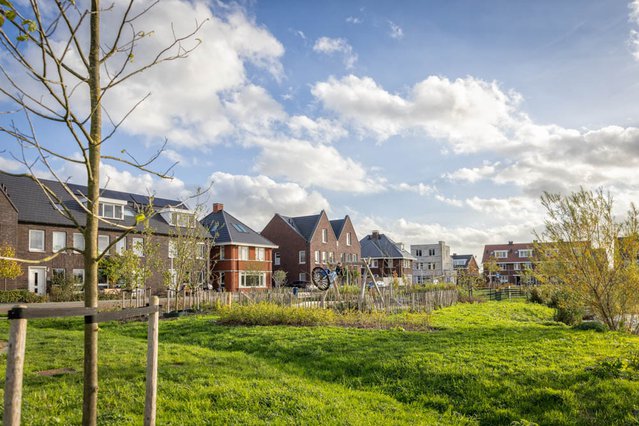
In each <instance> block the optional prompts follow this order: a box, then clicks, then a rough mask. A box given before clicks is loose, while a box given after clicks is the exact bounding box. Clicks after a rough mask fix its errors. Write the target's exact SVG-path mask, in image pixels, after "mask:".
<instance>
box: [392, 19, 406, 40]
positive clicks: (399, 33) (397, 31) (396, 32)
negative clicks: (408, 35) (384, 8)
mask: <svg viewBox="0 0 639 426" xmlns="http://www.w3.org/2000/svg"><path fill="white" fill-rule="evenodd" d="M388 25H389V26H390V33H389V35H390V36H391V38H394V39H395V40H401V39H402V38H404V30H402V28H401V27H400V26H399V25H397V24H396V23H394V22H393V21H388Z"/></svg>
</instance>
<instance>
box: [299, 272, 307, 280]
mask: <svg viewBox="0 0 639 426" xmlns="http://www.w3.org/2000/svg"><path fill="white" fill-rule="evenodd" d="M298 278H299V280H300V281H306V272H300V274H299V276H298Z"/></svg>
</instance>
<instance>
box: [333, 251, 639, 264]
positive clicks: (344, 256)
mask: <svg viewBox="0 0 639 426" xmlns="http://www.w3.org/2000/svg"><path fill="white" fill-rule="evenodd" d="M345 258H346V255H345V254H344V253H340V254H339V261H340V262H342V263H344V259H345ZM637 260H638V261H639V259H637Z"/></svg>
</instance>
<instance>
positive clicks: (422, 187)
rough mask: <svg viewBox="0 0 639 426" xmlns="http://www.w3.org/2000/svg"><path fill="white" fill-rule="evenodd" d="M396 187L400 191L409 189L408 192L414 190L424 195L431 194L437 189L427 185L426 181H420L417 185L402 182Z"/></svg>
mask: <svg viewBox="0 0 639 426" xmlns="http://www.w3.org/2000/svg"><path fill="white" fill-rule="evenodd" d="M395 189H396V190H398V191H407V192H414V193H416V194H419V195H421V196H424V195H431V194H433V193H434V192H436V191H437V189H436V188H435V187H433V186H431V185H426V184H424V183H421V182H420V183H418V184H415V185H411V184H409V183H405V182H402V183H400V184H398V185H396V186H395Z"/></svg>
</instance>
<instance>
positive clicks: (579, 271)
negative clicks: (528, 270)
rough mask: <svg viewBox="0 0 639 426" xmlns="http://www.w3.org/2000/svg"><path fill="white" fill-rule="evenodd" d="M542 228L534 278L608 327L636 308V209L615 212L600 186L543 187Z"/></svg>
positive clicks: (623, 323)
mask: <svg viewBox="0 0 639 426" xmlns="http://www.w3.org/2000/svg"><path fill="white" fill-rule="evenodd" d="M541 202H542V205H543V206H544V208H545V209H546V215H547V217H546V220H545V230H544V231H543V233H542V234H538V233H536V236H537V239H538V242H537V243H536V245H535V254H536V258H537V260H536V265H535V269H534V274H535V278H536V279H537V280H538V281H539V282H541V283H543V284H548V285H551V286H554V287H555V288H556V289H557V290H558V291H560V292H562V293H564V294H566V295H567V296H568V299H569V300H576V301H577V302H578V303H580V304H581V305H582V306H584V307H586V308H588V309H590V311H591V312H592V313H594V314H595V315H596V316H597V317H598V318H599V319H600V320H601V321H603V322H604V323H605V324H606V325H607V326H608V327H609V328H610V329H612V330H618V329H622V328H627V327H629V326H630V323H631V321H629V320H630V319H631V318H632V316H634V315H636V314H637V313H639V266H638V264H637V259H638V256H639V226H638V224H639V212H638V211H637V210H636V209H635V208H634V206H632V205H631V207H630V210H629V211H628V213H627V216H626V217H625V218H617V217H615V214H614V212H613V198H612V196H611V195H610V194H609V193H604V192H603V190H601V189H599V190H597V191H594V192H593V191H587V190H584V189H583V188H582V189H581V190H580V191H578V192H574V193H572V194H570V195H567V196H562V195H559V194H549V193H544V195H543V196H542V197H541Z"/></svg>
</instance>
